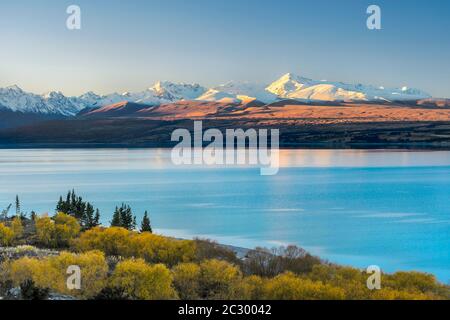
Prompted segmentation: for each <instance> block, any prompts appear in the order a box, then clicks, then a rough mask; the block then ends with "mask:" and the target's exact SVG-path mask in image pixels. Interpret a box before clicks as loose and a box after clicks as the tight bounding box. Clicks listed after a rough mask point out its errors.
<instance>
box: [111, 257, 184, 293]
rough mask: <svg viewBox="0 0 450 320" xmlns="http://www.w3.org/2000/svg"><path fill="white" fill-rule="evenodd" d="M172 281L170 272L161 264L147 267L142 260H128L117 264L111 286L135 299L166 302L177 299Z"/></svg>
mask: <svg viewBox="0 0 450 320" xmlns="http://www.w3.org/2000/svg"><path fill="white" fill-rule="evenodd" d="M172 280H173V279H172V274H171V272H170V270H169V269H168V268H167V267H166V266H164V265H162V264H156V265H149V264H147V263H146V262H145V261H144V260H143V259H137V260H134V259H128V260H125V261H122V262H119V263H118V264H117V266H116V268H115V270H114V272H113V275H112V279H111V285H112V286H113V287H116V288H122V289H123V290H125V292H126V293H127V294H128V295H129V296H130V297H132V298H135V299H141V300H168V299H175V298H177V295H176V292H175V290H174V288H173V287H172Z"/></svg>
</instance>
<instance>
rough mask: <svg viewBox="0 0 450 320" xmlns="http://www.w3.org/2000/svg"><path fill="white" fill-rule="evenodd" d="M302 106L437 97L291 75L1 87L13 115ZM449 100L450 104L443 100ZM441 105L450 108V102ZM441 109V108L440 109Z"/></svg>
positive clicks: (1, 102)
mask: <svg viewBox="0 0 450 320" xmlns="http://www.w3.org/2000/svg"><path fill="white" fill-rule="evenodd" d="M285 99H290V100H296V101H301V102H305V103H307V102H320V101H322V102H349V101H353V102H357V101H364V102H372V101H375V102H383V101H385V102H395V101H414V100H422V101H428V102H427V104H429V103H432V101H431V100H430V99H432V97H431V95H429V94H428V93H426V92H424V91H422V90H419V89H411V88H408V87H401V88H391V89H389V88H384V87H375V86H371V85H362V84H356V85H355V84H346V83H343V82H333V81H325V80H319V81H317V80H312V79H309V78H306V77H301V76H297V75H295V74H292V73H287V74H285V75H283V76H282V77H280V78H278V79H277V80H275V81H274V82H272V83H270V84H261V83H252V82H246V81H241V82H238V81H230V82H227V83H225V84H222V85H219V86H216V87H212V88H206V87H203V86H201V85H199V84H196V83H193V84H187V83H174V82H170V81H158V82H156V83H155V84H154V85H153V86H151V87H149V88H147V89H145V90H143V91H138V92H125V93H122V94H120V93H117V92H115V93H111V94H107V95H99V94H96V93H94V92H92V91H89V92H86V93H84V94H82V95H80V96H76V97H67V96H65V95H64V94H63V93H61V92H59V91H51V92H48V93H46V94H42V95H38V94H35V93H29V92H26V91H24V90H22V89H21V88H20V87H19V86H17V85H13V86H9V87H6V88H0V105H2V106H3V107H4V108H6V109H8V110H10V111H13V112H22V113H32V114H43V115H58V116H68V117H71V116H75V115H77V114H78V113H79V112H81V111H82V110H84V109H88V108H98V107H103V106H108V105H114V104H117V103H121V102H131V103H137V104H145V105H161V104H170V103H175V102H179V101H187V100H190V101H205V102H221V103H225V104H227V103H248V102H251V101H261V102H263V103H265V104H270V103H276V102H277V101H280V100H285ZM443 100H444V101H446V99H443ZM440 104H441V105H442V104H444V105H447V103H446V102H444V103H442V102H440ZM437 105H438V104H437Z"/></svg>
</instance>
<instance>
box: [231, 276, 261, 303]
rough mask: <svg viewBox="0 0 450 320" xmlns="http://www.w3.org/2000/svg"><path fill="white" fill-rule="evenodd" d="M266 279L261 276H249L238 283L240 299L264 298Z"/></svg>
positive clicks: (238, 296) (237, 288) (237, 292)
mask: <svg viewBox="0 0 450 320" xmlns="http://www.w3.org/2000/svg"><path fill="white" fill-rule="evenodd" d="M265 282H266V280H265V279H263V278H261V277H259V276H249V277H245V278H244V279H242V281H240V282H239V283H238V284H237V287H236V289H235V290H236V294H237V298H238V299H243V300H261V299H263V298H264V286H265Z"/></svg>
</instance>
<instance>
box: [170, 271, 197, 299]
mask: <svg viewBox="0 0 450 320" xmlns="http://www.w3.org/2000/svg"><path fill="white" fill-rule="evenodd" d="M172 272H173V284H174V287H175V289H176V290H177V292H178V296H179V297H180V299H182V300H196V299H198V298H199V291H200V285H199V280H200V266H199V265H197V264H195V263H181V264H179V265H177V266H175V267H174V268H173V270H172Z"/></svg>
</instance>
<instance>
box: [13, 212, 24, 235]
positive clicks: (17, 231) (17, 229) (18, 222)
mask: <svg viewBox="0 0 450 320" xmlns="http://www.w3.org/2000/svg"><path fill="white" fill-rule="evenodd" d="M11 230H12V232H13V233H14V238H15V239H18V238H20V237H22V235H23V225H22V219H21V218H19V217H15V218H14V219H13V220H12V222H11Z"/></svg>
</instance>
